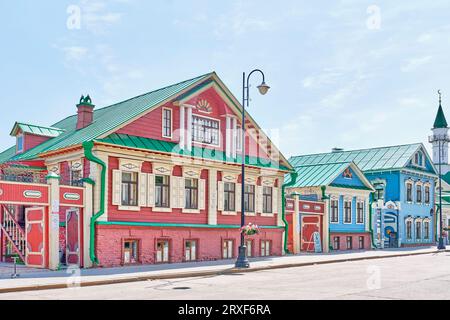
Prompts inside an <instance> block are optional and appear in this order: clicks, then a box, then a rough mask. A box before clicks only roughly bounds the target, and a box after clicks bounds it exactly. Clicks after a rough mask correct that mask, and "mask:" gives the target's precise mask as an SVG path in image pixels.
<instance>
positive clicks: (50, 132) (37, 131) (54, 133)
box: [10, 122, 65, 138]
mask: <svg viewBox="0 0 450 320" xmlns="http://www.w3.org/2000/svg"><path fill="white" fill-rule="evenodd" d="M19 129H20V130H21V131H22V132H23V133H29V134H34V135H37V136H43V137H49V138H55V137H58V136H59V135H61V134H62V133H63V132H64V131H65V130H63V129H59V128H54V127H43V126H38V125H34V124H28V123H22V122H16V123H15V124H14V127H13V129H12V130H11V133H10V135H11V136H16V134H17V131H18V130H19Z"/></svg>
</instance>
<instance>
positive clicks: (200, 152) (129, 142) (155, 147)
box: [95, 133, 290, 171]
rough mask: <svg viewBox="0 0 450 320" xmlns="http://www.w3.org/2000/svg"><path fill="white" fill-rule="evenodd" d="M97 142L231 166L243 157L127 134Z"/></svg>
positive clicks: (256, 161)
mask: <svg viewBox="0 0 450 320" xmlns="http://www.w3.org/2000/svg"><path fill="white" fill-rule="evenodd" d="M95 141H98V142H103V143H108V144H113V145H116V146H123V147H128V148H133V149H143V150H146V151H154V152H163V153H170V154H176V155H182V156H191V157H194V158H201V159H209V160H216V161H220V162H225V163H230V164H241V163H242V157H241V156H238V157H237V158H236V159H233V158H230V157H227V156H226V155H225V153H224V152H222V151H217V150H211V149H207V148H201V147H196V146H193V147H192V150H191V151H188V150H181V149H180V148H179V145H178V144H177V143H174V142H168V141H162V140H155V139H149V138H143V137H137V136H131V135H127V134H117V133H113V134H111V135H109V136H108V137H106V138H104V139H97V140H95ZM245 162H246V164H247V165H249V166H255V167H261V168H271V169H280V170H286V171H290V169H289V168H287V167H285V166H282V165H278V163H276V162H273V161H269V160H268V159H262V158H258V157H250V156H246V159H245Z"/></svg>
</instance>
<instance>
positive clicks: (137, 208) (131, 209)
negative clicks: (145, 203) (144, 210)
mask: <svg viewBox="0 0 450 320" xmlns="http://www.w3.org/2000/svg"><path fill="white" fill-rule="evenodd" d="M119 210H120V211H141V207H134V206H133V207H131V206H119Z"/></svg>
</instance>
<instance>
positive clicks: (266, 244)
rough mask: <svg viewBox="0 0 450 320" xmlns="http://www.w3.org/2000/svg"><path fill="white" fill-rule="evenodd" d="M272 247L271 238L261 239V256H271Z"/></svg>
mask: <svg viewBox="0 0 450 320" xmlns="http://www.w3.org/2000/svg"><path fill="white" fill-rule="evenodd" d="M271 249H272V241H270V240H261V248H260V251H261V252H260V255H261V257H270V256H271Z"/></svg>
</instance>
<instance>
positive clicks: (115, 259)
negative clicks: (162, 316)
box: [96, 226, 283, 267]
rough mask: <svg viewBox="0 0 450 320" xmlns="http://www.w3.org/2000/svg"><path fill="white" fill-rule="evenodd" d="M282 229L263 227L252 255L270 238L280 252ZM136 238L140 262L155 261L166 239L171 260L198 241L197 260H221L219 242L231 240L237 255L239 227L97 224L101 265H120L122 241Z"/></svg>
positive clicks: (274, 251) (179, 259) (274, 250)
mask: <svg viewBox="0 0 450 320" xmlns="http://www.w3.org/2000/svg"><path fill="white" fill-rule="evenodd" d="M282 236H283V230H282V229H274V230H263V232H262V233H261V234H260V235H258V236H255V237H252V238H251V239H254V242H253V246H254V248H253V253H254V256H260V250H261V249H260V241H261V240H263V239H264V240H270V241H271V246H272V248H271V251H272V252H271V253H272V255H275V256H279V255H281V254H282ZM128 239H132V240H139V261H140V263H143V264H153V263H155V259H156V258H155V256H156V242H157V240H160V239H164V240H166V239H167V240H169V243H170V248H169V259H170V262H171V263H176V262H183V261H184V241H185V240H197V246H198V247H197V259H198V260H197V261H206V260H221V259H222V241H223V240H234V257H237V255H238V247H239V243H240V234H239V230H238V229H233V230H226V229H200V228H198V229H187V228H150V227H126V226H97V232H96V241H97V257H98V259H99V261H100V265H101V266H102V267H111V266H120V265H122V263H123V261H122V256H123V253H122V247H123V241H124V240H128Z"/></svg>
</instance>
